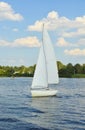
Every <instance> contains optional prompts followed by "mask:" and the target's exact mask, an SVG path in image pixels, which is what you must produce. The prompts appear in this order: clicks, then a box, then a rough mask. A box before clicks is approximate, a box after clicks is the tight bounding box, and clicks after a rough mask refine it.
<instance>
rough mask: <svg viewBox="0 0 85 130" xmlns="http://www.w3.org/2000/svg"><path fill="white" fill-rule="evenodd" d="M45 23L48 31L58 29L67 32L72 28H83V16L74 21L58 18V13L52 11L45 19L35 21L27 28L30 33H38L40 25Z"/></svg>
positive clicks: (84, 24)
mask: <svg viewBox="0 0 85 130" xmlns="http://www.w3.org/2000/svg"><path fill="white" fill-rule="evenodd" d="M43 23H45V26H46V28H48V29H49V30H54V29H58V28H59V29H60V28H61V30H69V29H72V28H73V29H74V28H77V29H78V28H80V27H82V28H83V27H85V16H82V17H76V18H75V19H72V20H70V19H68V18H66V17H64V16H61V17H60V16H59V14H58V12H56V11H52V12H49V13H48V15H47V17H46V18H43V19H42V20H40V21H39V20H37V21H36V22H35V23H34V25H30V26H28V30H30V31H40V30H41V29H42V24H43Z"/></svg>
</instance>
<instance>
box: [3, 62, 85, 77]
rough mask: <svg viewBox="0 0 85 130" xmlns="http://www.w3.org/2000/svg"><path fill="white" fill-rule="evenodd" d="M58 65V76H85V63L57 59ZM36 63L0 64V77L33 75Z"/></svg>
mask: <svg viewBox="0 0 85 130" xmlns="http://www.w3.org/2000/svg"><path fill="white" fill-rule="evenodd" d="M56 65H57V67H58V73H59V77H67V78H75V77H83V78H85V64H83V65H80V64H75V65H72V63H68V64H67V65H64V64H63V63H62V62H60V61H58V62H57V63H56ZM35 68H36V65H33V66H29V67H26V66H23V65H22V66H20V67H18V66H14V67H13V66H0V77H33V75H34V72H35Z"/></svg>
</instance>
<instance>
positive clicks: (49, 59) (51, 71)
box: [43, 29, 59, 84]
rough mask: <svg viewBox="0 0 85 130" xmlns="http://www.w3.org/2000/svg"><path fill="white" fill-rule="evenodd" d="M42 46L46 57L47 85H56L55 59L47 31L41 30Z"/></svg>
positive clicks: (57, 80) (56, 69)
mask: <svg viewBox="0 0 85 130" xmlns="http://www.w3.org/2000/svg"><path fill="white" fill-rule="evenodd" d="M43 45H44V50H45V56H46V64H47V73H48V74H47V75H48V84H57V83H58V82H59V78H58V68H57V65H56V57H55V54H54V49H53V46H52V43H51V39H50V37H49V35H48V32H47V30H45V29H44V30H43Z"/></svg>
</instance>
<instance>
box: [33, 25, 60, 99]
mask: <svg viewBox="0 0 85 130" xmlns="http://www.w3.org/2000/svg"><path fill="white" fill-rule="evenodd" d="M58 82H59V76H58V68H57V65H56V57H55V53H54V49H53V46H52V43H51V39H50V36H49V34H48V31H47V30H46V29H45V27H44V25H43V31H42V45H41V47H40V52H39V57H38V61H37V65H36V69H35V73H34V77H33V81H32V86H31V96H32V97H46V96H55V95H56V94H57V90H56V89H51V88H49V84H58Z"/></svg>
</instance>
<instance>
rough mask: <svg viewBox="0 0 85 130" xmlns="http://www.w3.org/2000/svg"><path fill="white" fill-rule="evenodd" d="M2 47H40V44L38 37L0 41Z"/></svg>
mask: <svg viewBox="0 0 85 130" xmlns="http://www.w3.org/2000/svg"><path fill="white" fill-rule="evenodd" d="M0 46H11V47H39V46H40V42H39V40H38V38H37V37H35V36H34V37H24V38H19V39H16V40H14V41H13V42H8V41H5V40H0Z"/></svg>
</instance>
